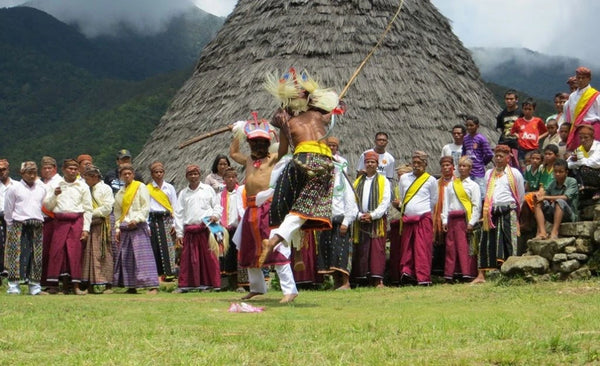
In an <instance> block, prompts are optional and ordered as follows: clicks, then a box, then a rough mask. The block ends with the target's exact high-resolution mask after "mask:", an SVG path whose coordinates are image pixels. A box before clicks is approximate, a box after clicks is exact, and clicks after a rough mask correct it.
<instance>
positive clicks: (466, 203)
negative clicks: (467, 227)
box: [452, 178, 473, 223]
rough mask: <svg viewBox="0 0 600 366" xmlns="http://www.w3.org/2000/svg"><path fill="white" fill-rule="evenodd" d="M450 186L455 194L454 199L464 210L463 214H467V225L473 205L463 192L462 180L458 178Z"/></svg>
mask: <svg viewBox="0 0 600 366" xmlns="http://www.w3.org/2000/svg"><path fill="white" fill-rule="evenodd" d="M452 186H453V187H454V193H456V197H457V198H458V200H459V201H460V203H462V205H463V207H464V208H465V213H466V214H467V223H469V221H471V213H472V212H473V203H472V202H471V199H470V198H469V195H468V194H467V192H466V191H465V187H463V184H462V180H461V179H460V178H457V179H454V181H453V182H452Z"/></svg>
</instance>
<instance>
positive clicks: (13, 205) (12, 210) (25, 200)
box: [0, 161, 47, 295]
mask: <svg viewBox="0 0 600 366" xmlns="http://www.w3.org/2000/svg"><path fill="white" fill-rule="evenodd" d="M0 166H1V165H0ZM21 177H22V179H21V181H20V182H14V184H11V186H10V187H9V189H8V190H7V191H6V197H5V202H4V208H5V211H4V215H5V219H6V223H7V225H8V231H7V234H8V235H7V240H6V270H7V272H8V290H7V293H9V294H20V293H21V289H20V288H19V284H20V283H27V284H28V285H29V294H30V295H46V294H47V293H45V292H42V288H41V286H40V279H41V276H42V223H43V217H42V201H43V200H44V196H45V195H46V189H45V187H44V184H43V183H42V182H41V181H40V180H38V178H37V165H36V164H35V163H34V162H33V161H26V162H24V163H22V164H21Z"/></svg>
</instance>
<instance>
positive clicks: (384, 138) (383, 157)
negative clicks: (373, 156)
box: [356, 131, 395, 180]
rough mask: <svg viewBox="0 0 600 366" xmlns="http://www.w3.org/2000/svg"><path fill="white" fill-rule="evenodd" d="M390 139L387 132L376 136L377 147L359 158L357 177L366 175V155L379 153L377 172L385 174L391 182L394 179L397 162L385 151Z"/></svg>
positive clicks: (378, 133) (380, 132)
mask: <svg viewBox="0 0 600 366" xmlns="http://www.w3.org/2000/svg"><path fill="white" fill-rule="evenodd" d="M388 139H389V138H388V134H387V133H386V132H383V131H379V132H377V133H376V134H375V146H374V147H373V148H372V149H369V150H367V151H365V152H363V153H362V154H361V155H360V157H359V158H358V165H357V166H356V175H361V174H364V173H365V154H366V153H367V152H370V151H371V152H375V153H377V157H378V159H377V172H378V173H379V174H383V175H384V176H385V177H386V178H387V179H389V180H392V179H394V166H395V160H394V157H393V156H392V154H390V153H389V152H387V151H386V150H385V148H386V147H387V144H388Z"/></svg>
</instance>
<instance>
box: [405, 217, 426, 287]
mask: <svg viewBox="0 0 600 366" xmlns="http://www.w3.org/2000/svg"><path fill="white" fill-rule="evenodd" d="M402 221H403V225H402V235H401V236H400V247H401V248H402V257H401V260H400V267H401V268H402V274H406V275H408V276H410V277H412V278H415V279H416V280H417V283H418V284H420V285H423V284H430V283H431V259H432V250H433V221H432V219H431V212H427V213H425V214H423V215H421V216H410V217H408V216H404V217H402Z"/></svg>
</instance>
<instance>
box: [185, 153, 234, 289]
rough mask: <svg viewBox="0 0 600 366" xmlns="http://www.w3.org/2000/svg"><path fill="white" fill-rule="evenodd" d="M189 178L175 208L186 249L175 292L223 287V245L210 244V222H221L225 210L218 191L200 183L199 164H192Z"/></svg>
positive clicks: (188, 169) (186, 174) (187, 174)
mask: <svg viewBox="0 0 600 366" xmlns="http://www.w3.org/2000/svg"><path fill="white" fill-rule="evenodd" d="M185 178H186V179H187V181H188V183H189V184H188V186H187V187H185V188H184V189H182V190H181V192H179V197H178V198H177V208H176V209H175V231H176V232H177V245H178V246H183V249H182V251H181V262H180V264H179V280H178V288H177V289H176V290H175V291H174V292H175V293H183V292H187V291H189V290H206V289H213V288H214V289H220V288H221V272H220V270H219V258H218V256H219V247H218V245H217V246H216V247H210V246H209V240H208V236H209V234H210V232H209V228H208V226H207V225H208V223H209V222H210V223H217V222H219V219H220V218H221V212H222V210H223V209H222V207H221V205H220V204H219V199H218V198H217V194H216V193H215V190H214V189H213V188H212V187H211V186H209V185H208V184H204V183H201V182H200V167H199V166H198V165H188V166H187V168H186V169H185ZM205 220H206V221H205Z"/></svg>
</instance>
